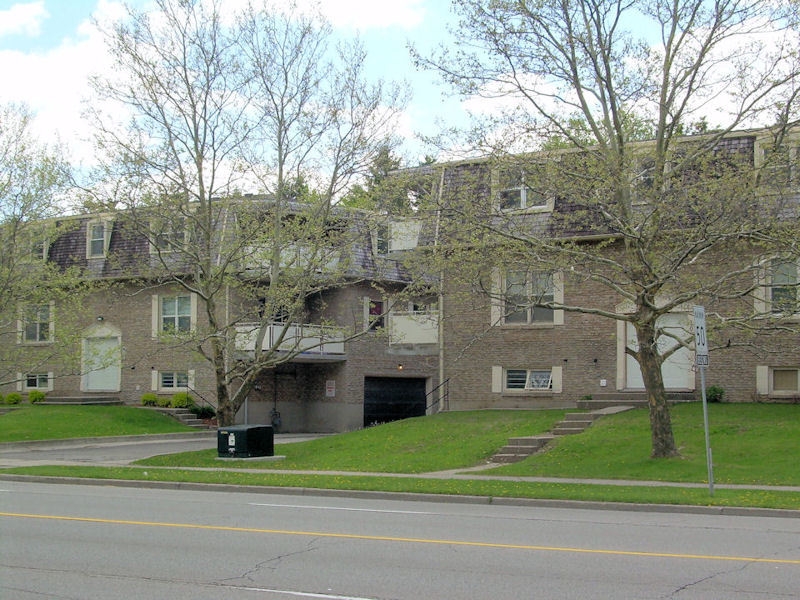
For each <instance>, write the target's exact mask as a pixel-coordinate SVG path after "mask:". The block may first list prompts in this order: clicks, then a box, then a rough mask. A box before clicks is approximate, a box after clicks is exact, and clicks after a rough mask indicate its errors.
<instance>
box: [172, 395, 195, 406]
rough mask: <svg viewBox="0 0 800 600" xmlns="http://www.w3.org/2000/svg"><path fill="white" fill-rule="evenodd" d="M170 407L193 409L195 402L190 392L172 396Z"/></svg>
mask: <svg viewBox="0 0 800 600" xmlns="http://www.w3.org/2000/svg"><path fill="white" fill-rule="evenodd" d="M169 405H170V406H171V407H172V408H192V407H193V406H194V400H192V397H191V396H190V395H189V393H188V392H178V393H177V394H173V395H172V398H170V401H169Z"/></svg>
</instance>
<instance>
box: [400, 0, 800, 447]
mask: <svg viewBox="0 0 800 600" xmlns="http://www.w3.org/2000/svg"><path fill="white" fill-rule="evenodd" d="M453 7H454V11H455V12H456V14H457V15H458V16H459V17H460V19H459V23H458V25H457V34H458V35H456V36H454V38H453V39H452V40H451V41H450V42H448V44H449V45H448V46H444V47H442V48H441V49H440V50H439V51H438V52H435V53H433V54H432V55H431V56H429V57H425V56H422V55H421V54H420V53H418V52H417V53H416V54H415V56H416V58H417V60H418V63H419V64H420V65H422V66H424V67H427V68H431V69H434V70H437V71H438V72H439V73H440V74H441V75H442V76H443V78H444V79H445V80H446V81H447V82H449V83H450V84H451V85H452V86H453V87H454V89H455V90H456V91H457V92H458V93H461V94H463V95H464V96H468V97H473V98H475V97H479V98H482V99H484V100H486V103H487V105H491V101H494V100H497V99H503V103H502V104H501V105H500V106H498V107H496V112H495V114H494V115H493V116H492V117H491V118H487V120H486V121H485V122H484V123H481V125H482V127H481V128H480V129H479V130H478V131H479V133H480V135H472V136H471V139H473V140H477V142H479V143H480V146H478V148H479V149H480V150H481V151H482V152H483V153H487V154H488V155H489V156H491V157H492V158H491V159H490V163H491V165H492V168H493V170H494V171H495V172H498V171H500V172H502V171H503V170H506V171H508V170H517V172H522V173H525V175H526V182H525V185H526V186H529V187H531V188H534V189H535V188H536V187H537V186H540V190H539V191H541V192H542V193H544V194H547V195H549V196H550V197H551V198H553V197H554V198H555V199H556V207H557V209H556V211H554V213H553V215H552V218H551V219H550V220H549V221H548V222H547V223H544V224H542V221H541V220H536V219H531V218H527V219H526V218H522V219H521V218H519V213H517V215H516V216H515V217H514V218H509V213H508V211H498V210H496V209H497V208H498V206H499V205H501V204H502V203H498V202H497V201H494V203H493V205H492V203H491V202H485V203H483V204H482V205H479V203H476V202H474V200H473V199H472V198H474V190H475V187H474V185H473V186H472V188H471V189H472V192H471V193H472V194H473V196H472V197H470V196H462V197H461V199H462V201H461V202H458V201H454V200H453V199H452V198H451V201H450V203H449V204H448V206H447V207H446V208H447V209H449V210H450V211H452V212H451V213H450V214H451V215H452V217H453V220H454V221H455V222H457V227H455V228H453V230H452V231H451V232H450V235H451V238H452V239H454V240H458V241H459V242H460V245H459V246H458V247H457V250H456V249H454V250H453V251H452V252H451V253H450V254H449V256H451V257H455V258H456V259H457V260H458V261H459V262H458V265H457V268H456V269H451V271H450V272H451V273H453V272H455V273H456V274H461V275H464V276H465V277H466V275H467V274H473V275H477V274H478V272H479V271H480V269H479V266H480V263H479V261H480V260H481V259H482V260H486V257H491V256H497V257H498V261H497V262H498V263H502V262H503V261H504V259H505V260H506V261H509V260H516V261H519V262H517V263H515V264H531V265H536V266H537V267H538V268H541V269H542V270H561V271H563V272H565V273H567V274H568V275H567V277H568V278H569V281H567V285H569V283H570V282H572V283H575V284H578V283H581V282H583V283H592V284H593V285H599V286H601V288H605V289H606V291H607V292H610V293H611V294H613V296H614V297H616V298H618V299H619V305H618V306H617V307H614V306H611V307H609V306H607V305H604V304H602V301H601V300H600V298H601V296H602V295H598V296H597V297H596V298H587V299H584V300H582V301H581V302H580V303H575V304H573V303H570V300H569V298H567V299H566V300H565V301H564V302H563V303H560V302H555V301H553V300H552V299H549V298H542V297H540V298H531V299H530V302H531V303H532V304H535V305H540V306H544V307H548V308H560V309H563V310H565V311H573V312H579V313H588V314H594V315H598V316H600V317H606V318H609V319H614V320H617V321H622V322H624V323H626V324H630V325H631V326H632V327H633V328H634V330H635V333H636V339H637V343H636V344H634V345H633V346H632V347H628V348H627V349H626V351H627V353H628V354H629V355H630V356H632V357H633V358H635V359H636V361H637V362H638V364H639V366H640V367H641V371H642V375H643V379H644V383H645V387H646V390H647V397H648V403H649V407H650V417H651V419H650V421H651V438H652V456H654V457H668V456H674V455H675V454H676V453H677V448H676V445H675V440H674V436H673V432H672V425H671V420H670V415H669V407H668V404H667V398H666V394H665V389H664V382H663V379H662V372H661V367H662V365H663V363H664V361H665V360H667V358H668V357H669V355H670V354H672V353H673V352H675V351H676V349H677V348H679V347H685V346H688V345H689V344H690V343H691V337H690V336H688V335H678V334H676V333H675V332H674V331H669V330H667V329H665V328H664V327H662V325H661V323H663V319H662V317H663V316H664V315H667V314H668V313H670V312H672V311H675V310H677V309H679V308H680V307H682V306H685V305H687V304H688V303H709V304H713V305H714V307H715V309H719V311H720V312H719V313H717V315H718V320H717V322H716V324H717V325H718V326H722V327H724V328H725V329H726V330H727V331H728V332H730V328H731V327H733V326H734V325H738V326H741V327H742V329H745V330H753V329H761V328H763V327H765V326H768V324H773V325H775V321H773V320H772V319H761V320H754V319H753V317H755V316H760V317H764V316H765V315H763V314H762V315H756V314H754V312H757V311H754V310H753V306H754V305H753V299H752V296H753V294H754V293H755V292H756V291H757V287H758V286H757V284H756V283H755V281H756V280H757V271H758V269H760V268H763V265H764V264H765V262H768V261H769V260H770V257H776V256H777V257H781V256H783V257H788V256H795V257H796V255H797V244H796V240H797V230H796V223H797V221H796V210H797V209H796V203H793V202H792V201H791V197H789V196H785V195H784V194H782V193H779V190H777V189H774V190H772V193H765V189H764V187H763V186H761V187H754V182H755V181H756V174H755V173H754V168H756V169H760V170H761V171H762V174H764V173H768V172H769V173H773V174H774V172H775V171H774V169H775V168H780V164H781V163H780V160H779V159H776V160H778V163H777V167H776V166H775V165H773V166H772V167H770V163H769V160H766V161H765V162H761V161H760V160H757V161H756V164H755V165H754V164H753V161H752V153H751V154H750V156H749V158H748V157H747V156H746V153H741V154H740V153H738V152H737V151H736V149H735V145H733V146H732V145H730V144H728V142H726V141H725V139H726V137H730V136H731V135H732V133H733V132H734V131H736V130H737V129H741V128H743V127H746V126H749V125H751V124H753V123H756V122H758V121H759V120H760V121H761V122H764V120H765V119H767V121H768V122H769V123H771V124H773V125H774V126H771V127H770V129H769V133H768V134H767V136H768V137H769V138H770V139H771V142H770V143H771V144H772V146H773V148H772V149H773V152H772V153H771V154H770V156H774V157H779V156H783V157H788V156H789V153H790V151H789V146H788V145H787V144H788V142H787V139H788V138H787V135H789V134H790V132H791V125H792V124H793V123H794V122H795V120H796V116H797V100H796V99H797V92H798V89H797V87H796V81H797V76H798V74H799V73H798V68H800V63H798V62H797V61H796V56H797V49H798V48H797V19H796V17H797V14H796V9H795V7H796V4H794V3H787V2H761V1H760V0H719V1H716V2H708V1H706V0H682V1H680V2H672V1H666V0H653V1H652V2H625V1H622V0H580V1H578V0H541V1H539V2H528V1H526V0H491V1H488V0H462V1H459V2H454V3H453ZM454 33H456V32H454ZM646 36H649V37H646ZM717 98H719V99H721V100H722V99H724V102H721V103H720V104H721V106H720V107H719V109H717V110H716V111H715V113H714V114H715V117H716V118H718V119H720V121H722V122H723V123H724V125H723V126H721V127H719V128H715V129H713V130H709V129H708V127H707V126H706V125H705V124H704V123H705V122H704V121H703V119H702V115H703V111H704V110H707V105H708V103H710V102H713V101H714V100H715V99H717ZM693 122H694V123H700V129H699V130H697V129H695V128H693V126H692V125H691V124H692V123H693ZM686 132H689V133H693V132H699V133H702V134H703V135H698V136H696V137H694V138H691V139H686V138H684V137H682V136H683V134H684V133H686ZM643 137H647V138H649V141H648V142H646V143H643V142H641V140H642V138H643ZM537 149H538V150H547V151H549V154H547V155H544V156H545V157H546V159H545V160H543V155H538V156H536V155H533V156H531V155H527V156H526V155H520V152H521V151H522V150H525V151H530V150H537ZM543 163H544V164H543ZM784 164H785V161H784ZM770 168H772V169H773V170H772V171H769V169H770ZM487 180H488V176H487V177H484V178H483V179H480V180H476V181H475V182H473V183H475V184H477V183H480V181H484V182H485V181H487ZM765 181H766V180H765V179H764V178H763V177H762V179H761V183H764V182H765ZM787 183H788V182H787ZM464 189H470V188H469V187H468V186H467V187H465V188H464ZM487 195H488V194H484V195H483V197H484V198H486V197H487ZM534 226H538V229H537V228H536V227H534ZM542 228H544V229H542ZM543 231H544V232H546V235H542V232H543ZM466 248H472V249H474V250H477V251H478V252H477V253H476V254H477V258H478V261H476V260H475V255H473V257H472V258H473V263H476V264H477V265H478V266H476V267H475V269H474V271H471V270H470V269H468V268H467V266H466V265H467V264H469V263H468V259H469V258H470V256H469V255H468V253H467V251H466V250H465V249H466ZM441 255H442V256H447V255H448V254H447V253H442V254H441ZM743 256H746V257H748V260H745V261H741V260H731V259H732V258H734V257H737V258H738V257H743ZM751 257H752V258H753V260H752V261H750V258H751ZM757 259H761V260H757ZM759 265H761V266H759ZM465 284H468V282H467V281H465ZM745 299H747V301H745ZM748 307H749V310H748ZM723 309H725V311H726V312H723ZM775 326H779V325H775ZM780 326H783V325H780ZM663 336H667V337H671V338H673V340H672V343H671V344H667V345H666V347H664V346H665V345H664V344H661V345H659V343H658V340H659V339H660V338H662V337H663ZM721 339H724V338H721ZM728 339H730V338H728Z"/></svg>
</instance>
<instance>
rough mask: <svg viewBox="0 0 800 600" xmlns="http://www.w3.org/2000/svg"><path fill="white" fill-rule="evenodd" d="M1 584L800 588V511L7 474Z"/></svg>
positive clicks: (349, 593)
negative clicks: (388, 495) (680, 509)
mask: <svg viewBox="0 0 800 600" xmlns="http://www.w3.org/2000/svg"><path fill="white" fill-rule="evenodd" d="M0 563H1V564H0V597H2V598H8V599H14V600H34V599H35V600H41V599H42V598H57V599H70V600H75V599H86V600H89V599H95V598H96V599H102V600H116V599H121V598H136V599H140V598H170V599H171V600H183V599H186V600H189V599H191V600H206V599H208V600H212V599H213V600H228V599H249V598H264V599H290V598H292V599H297V598H322V599H338V600H362V599H369V600H378V599H380V600H389V599H394V600H405V599H409V600H411V599H414V600H420V599H425V600H438V599H447V600H450V599H458V600H464V599H478V598H481V599H482V598H486V599H491V600H505V599H509V600H511V599H513V600H519V599H522V598H541V599H554V598H559V599H579V598H580V599H584V598H593V599H594V598H613V599H615V600H620V599H654V600H655V599H664V598H672V599H681V600H684V599H685V600H699V599H702V600H711V599H715V600H722V599H725V600H731V599H733V600H748V599H753V600H755V599H758V600H763V599H765V598H786V599H788V598H797V597H798V590H800V519H787V518H781V519H773V518H767V517H729V516H722V515H688V514H680V513H672V514H668V513H658V512H622V511H603V510H599V511H598V510H585V509H571V508H570V509H567V508H545V507H532V506H529V507H522V506H499V505H485V504H480V505H478V504H461V503H443V502H423V501H403V502H399V501H395V500H390V499H382V500H378V499H355V498H346V497H322V496H292V495H275V494H256V493H234V492H206V491H187V490H159V489H140V488H119V487H113V486H92V485H52V484H42V483H31V482H16V481H0Z"/></svg>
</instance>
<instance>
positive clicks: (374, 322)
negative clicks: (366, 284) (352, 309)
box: [364, 298, 385, 329]
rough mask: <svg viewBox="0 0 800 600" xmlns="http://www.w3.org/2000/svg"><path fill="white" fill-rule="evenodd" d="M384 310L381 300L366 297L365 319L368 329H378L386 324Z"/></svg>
mask: <svg viewBox="0 0 800 600" xmlns="http://www.w3.org/2000/svg"><path fill="white" fill-rule="evenodd" d="M384 318H385V317H384V310H383V302H382V301H381V300H372V299H371V298H364V321H365V326H366V328H367V329H378V328H380V327H383V326H384Z"/></svg>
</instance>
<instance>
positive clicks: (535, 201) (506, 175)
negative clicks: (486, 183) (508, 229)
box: [497, 168, 550, 211]
mask: <svg viewBox="0 0 800 600" xmlns="http://www.w3.org/2000/svg"><path fill="white" fill-rule="evenodd" d="M535 175H536V174H535V172H534V171H531V170H528V171H526V170H525V169H520V168H514V169H505V170H503V171H501V172H500V175H499V181H498V190H499V191H498V193H497V196H498V203H499V208H500V210H504V211H509V210H524V209H530V208H549V207H550V198H549V194H547V193H546V192H545V191H544V188H543V185H542V182H541V181H537V180H538V179H542V178H541V177H536V176H535Z"/></svg>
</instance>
